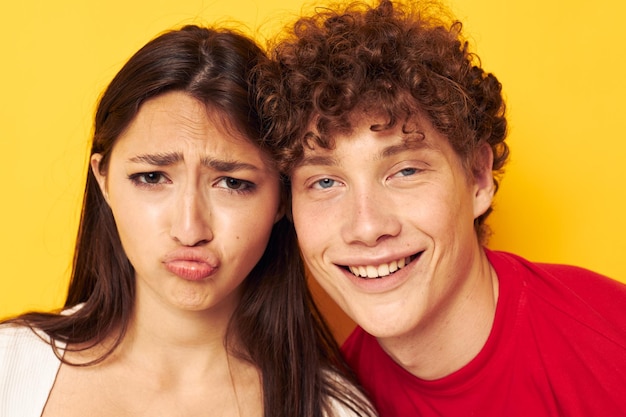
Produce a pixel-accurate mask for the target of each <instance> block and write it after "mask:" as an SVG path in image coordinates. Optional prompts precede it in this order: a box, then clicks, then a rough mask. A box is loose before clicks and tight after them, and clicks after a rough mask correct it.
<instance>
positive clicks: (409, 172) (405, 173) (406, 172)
mask: <svg viewBox="0 0 626 417" xmlns="http://www.w3.org/2000/svg"><path fill="white" fill-rule="evenodd" d="M416 172H417V169H415V168H405V169H403V170H400V174H401V175H403V176H405V177H407V176H409V175H413V174H415V173H416Z"/></svg>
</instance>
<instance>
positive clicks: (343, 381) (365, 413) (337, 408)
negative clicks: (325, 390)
mask: <svg viewBox="0 0 626 417" xmlns="http://www.w3.org/2000/svg"><path fill="white" fill-rule="evenodd" d="M328 376H329V379H330V380H332V381H333V382H334V385H335V386H338V387H341V389H340V391H341V392H343V393H344V394H347V395H343V396H342V397H343V398H344V400H343V401H342V400H339V399H338V398H336V397H334V396H330V397H329V405H330V407H329V413H328V414H327V415H326V416H325V417H376V416H377V415H378V414H377V413H376V411H375V410H374V407H373V406H372V403H371V402H370V401H369V400H368V399H367V397H366V396H365V394H364V393H363V392H362V391H361V389H360V388H359V387H357V386H356V385H355V384H354V383H352V382H351V381H350V380H348V379H347V378H345V377H344V376H343V375H340V374H338V373H336V372H328Z"/></svg>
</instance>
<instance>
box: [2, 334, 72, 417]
mask: <svg viewBox="0 0 626 417" xmlns="http://www.w3.org/2000/svg"><path fill="white" fill-rule="evenodd" d="M60 365H61V361H60V359H59V358H58V357H57V356H56V354H55V352H54V350H53V348H52V345H51V344H50V338H49V337H48V336H47V335H46V334H45V333H43V332H40V331H37V330H34V329H31V328H30V327H28V326H22V325H16V324H11V323H7V324H2V325H0V415H3V416H4V415H7V416H9V415H11V416H13V415H20V416H30V415H41V410H43V405H44V404H45V401H46V399H47V397H48V394H49V393H50V389H52V385H53V384H54V379H55V377H56V374H57V372H58V370H59V367H60ZM37 412H39V414H37Z"/></svg>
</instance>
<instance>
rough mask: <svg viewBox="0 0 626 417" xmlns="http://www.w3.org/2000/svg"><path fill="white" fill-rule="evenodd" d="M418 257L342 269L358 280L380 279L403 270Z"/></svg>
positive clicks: (417, 255) (413, 256) (412, 256)
mask: <svg viewBox="0 0 626 417" xmlns="http://www.w3.org/2000/svg"><path fill="white" fill-rule="evenodd" d="M419 255H420V254H419V253H418V254H416V255H411V256H407V257H405V258H401V259H397V260H395V261H391V262H388V263H384V264H380V265H359V266H344V268H345V269H347V270H349V271H350V272H352V274H353V275H354V276H357V277H360V278H369V279H371V278H382V277H386V276H388V275H391V274H393V273H394V272H396V271H398V270H400V269H402V268H404V267H405V266H406V265H408V264H409V263H411V261H413V260H414V259H415V258H417V257H419Z"/></svg>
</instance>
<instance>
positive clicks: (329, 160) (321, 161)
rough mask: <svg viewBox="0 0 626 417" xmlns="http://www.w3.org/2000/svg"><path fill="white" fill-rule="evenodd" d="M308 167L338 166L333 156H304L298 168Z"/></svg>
mask: <svg viewBox="0 0 626 417" xmlns="http://www.w3.org/2000/svg"><path fill="white" fill-rule="evenodd" d="M306 165H321V166H334V165H337V160H336V159H335V158H333V157H332V156H325V155H310V156H304V157H303V158H302V160H301V161H300V162H298V163H297V164H296V166H299V167H301V166H306Z"/></svg>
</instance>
